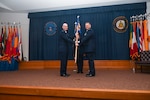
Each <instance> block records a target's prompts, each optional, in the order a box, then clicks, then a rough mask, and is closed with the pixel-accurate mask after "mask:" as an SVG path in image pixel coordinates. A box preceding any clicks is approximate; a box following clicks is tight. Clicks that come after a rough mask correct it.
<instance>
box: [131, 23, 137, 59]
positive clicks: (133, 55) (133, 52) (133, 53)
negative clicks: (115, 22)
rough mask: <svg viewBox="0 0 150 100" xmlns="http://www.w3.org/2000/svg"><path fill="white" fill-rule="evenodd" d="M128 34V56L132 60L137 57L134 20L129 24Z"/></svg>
mask: <svg viewBox="0 0 150 100" xmlns="http://www.w3.org/2000/svg"><path fill="white" fill-rule="evenodd" d="M130 34H132V35H130V36H131V37H130V38H131V41H130V42H131V44H130V57H131V59H132V60H135V59H137V58H138V46H137V40H136V22H132V23H131V24H130Z"/></svg>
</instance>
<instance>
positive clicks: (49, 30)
mask: <svg viewBox="0 0 150 100" xmlns="http://www.w3.org/2000/svg"><path fill="white" fill-rule="evenodd" d="M44 29H45V32H46V34H47V35H48V36H53V35H55V33H56V31H57V25H56V24H55V22H47V23H46V24H45V27H44Z"/></svg>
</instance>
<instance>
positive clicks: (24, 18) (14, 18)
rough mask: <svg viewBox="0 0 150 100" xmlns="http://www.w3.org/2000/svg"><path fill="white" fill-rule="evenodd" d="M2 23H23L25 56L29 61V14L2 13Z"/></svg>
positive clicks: (0, 15) (0, 14)
mask: <svg viewBox="0 0 150 100" xmlns="http://www.w3.org/2000/svg"><path fill="white" fill-rule="evenodd" d="M1 22H6V23H7V22H16V23H19V22H20V23H21V27H22V42H23V55H24V57H26V59H27V60H28V59H29V19H28V13H0V23H1Z"/></svg>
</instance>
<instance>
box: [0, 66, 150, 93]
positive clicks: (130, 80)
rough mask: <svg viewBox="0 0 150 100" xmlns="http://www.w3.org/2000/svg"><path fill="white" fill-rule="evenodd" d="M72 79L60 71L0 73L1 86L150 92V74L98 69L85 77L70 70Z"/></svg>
mask: <svg viewBox="0 0 150 100" xmlns="http://www.w3.org/2000/svg"><path fill="white" fill-rule="evenodd" d="M68 73H69V74H71V76H70V77H60V76H59V69H45V70H19V71H8V72H0V86H9V85H10V86H34V87H35V86H36V87H57V88H59V87H60V88H89V89H114V90H148V91H150V72H148V73H146V72H143V73H140V72H138V73H133V72H132V70H114V69H113V70H109V69H97V70H96V76H95V77H85V74H86V73H87V70H85V71H84V73H83V74H77V73H76V72H74V71H73V69H69V70H68Z"/></svg>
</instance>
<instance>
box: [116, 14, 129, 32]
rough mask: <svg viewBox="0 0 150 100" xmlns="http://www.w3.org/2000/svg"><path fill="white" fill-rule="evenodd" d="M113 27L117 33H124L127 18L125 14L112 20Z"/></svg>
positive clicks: (126, 26) (126, 27)
mask: <svg viewBox="0 0 150 100" xmlns="http://www.w3.org/2000/svg"><path fill="white" fill-rule="evenodd" d="M113 28H114V30H115V31H116V32H118V33H124V32H126V30H127V29H128V20H127V18H126V17H125V16H119V17H116V18H115V19H114V20H113Z"/></svg>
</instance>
